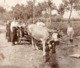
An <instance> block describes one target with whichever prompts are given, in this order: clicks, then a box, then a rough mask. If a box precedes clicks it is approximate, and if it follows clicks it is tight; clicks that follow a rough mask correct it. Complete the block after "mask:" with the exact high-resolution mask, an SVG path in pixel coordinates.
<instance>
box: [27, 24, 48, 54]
mask: <svg viewBox="0 0 80 68" xmlns="http://www.w3.org/2000/svg"><path fill="white" fill-rule="evenodd" d="M28 33H29V34H30V35H31V37H32V38H34V39H36V40H40V41H41V42H42V45H43V55H45V54H46V53H45V48H46V47H45V43H46V41H47V39H48V38H49V32H48V29H47V28H46V27H41V26H38V25H36V24H31V25H28ZM33 44H34V43H33V42H32V45H33ZM35 46H36V45H34V47H35Z"/></svg>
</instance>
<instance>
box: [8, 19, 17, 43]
mask: <svg viewBox="0 0 80 68" xmlns="http://www.w3.org/2000/svg"><path fill="white" fill-rule="evenodd" d="M17 27H18V22H17V21H16V20H15V19H14V20H13V21H12V22H11V26H10V30H11V40H12V44H15V42H17V41H18V38H17Z"/></svg>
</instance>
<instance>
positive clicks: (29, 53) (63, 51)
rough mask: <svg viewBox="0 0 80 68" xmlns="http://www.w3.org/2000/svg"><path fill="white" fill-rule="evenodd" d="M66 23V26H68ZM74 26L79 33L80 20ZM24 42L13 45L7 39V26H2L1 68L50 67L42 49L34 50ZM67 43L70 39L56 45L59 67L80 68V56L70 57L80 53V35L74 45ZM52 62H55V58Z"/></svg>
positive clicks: (0, 33)
mask: <svg viewBox="0 0 80 68" xmlns="http://www.w3.org/2000/svg"><path fill="white" fill-rule="evenodd" d="M66 24H67V23H64V25H65V26H67V25H66ZM58 25H60V24H58ZM65 26H64V27H65ZM73 26H74V29H75V33H76V34H78V33H79V28H80V24H79V22H74V24H73ZM76 36H77V35H76ZM64 40H65V38H64ZM24 43H25V44H22V45H15V46H12V44H11V43H10V42H8V41H7V40H6V37H5V26H4V25H3V26H2V25H1V26H0V68H50V64H49V62H45V58H44V57H43V56H42V50H34V49H33V48H32V45H31V44H27V42H24ZM67 43H69V41H68V40H66V41H64V42H63V41H61V43H60V45H59V46H57V47H56V59H57V63H58V65H59V67H58V68H80V58H73V57H70V55H72V54H75V53H78V54H80V46H79V45H80V37H79V36H78V37H76V38H74V45H73V46H72V45H70V44H68V45H67ZM75 45H78V46H75ZM51 62H54V60H52V61H51ZM53 68H55V67H53Z"/></svg>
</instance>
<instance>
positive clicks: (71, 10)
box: [68, 4, 72, 24]
mask: <svg viewBox="0 0 80 68" xmlns="http://www.w3.org/2000/svg"><path fill="white" fill-rule="evenodd" d="M71 15H72V4H71V9H70V15H69V21H68V22H69V24H70V20H71Z"/></svg>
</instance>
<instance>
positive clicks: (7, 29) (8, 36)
mask: <svg viewBox="0 0 80 68" xmlns="http://www.w3.org/2000/svg"><path fill="white" fill-rule="evenodd" d="M10 25H11V22H10V21H9V20H8V21H7V23H6V38H7V40H8V42H11V36H10V35H11V34H10V33H11V31H10Z"/></svg>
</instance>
